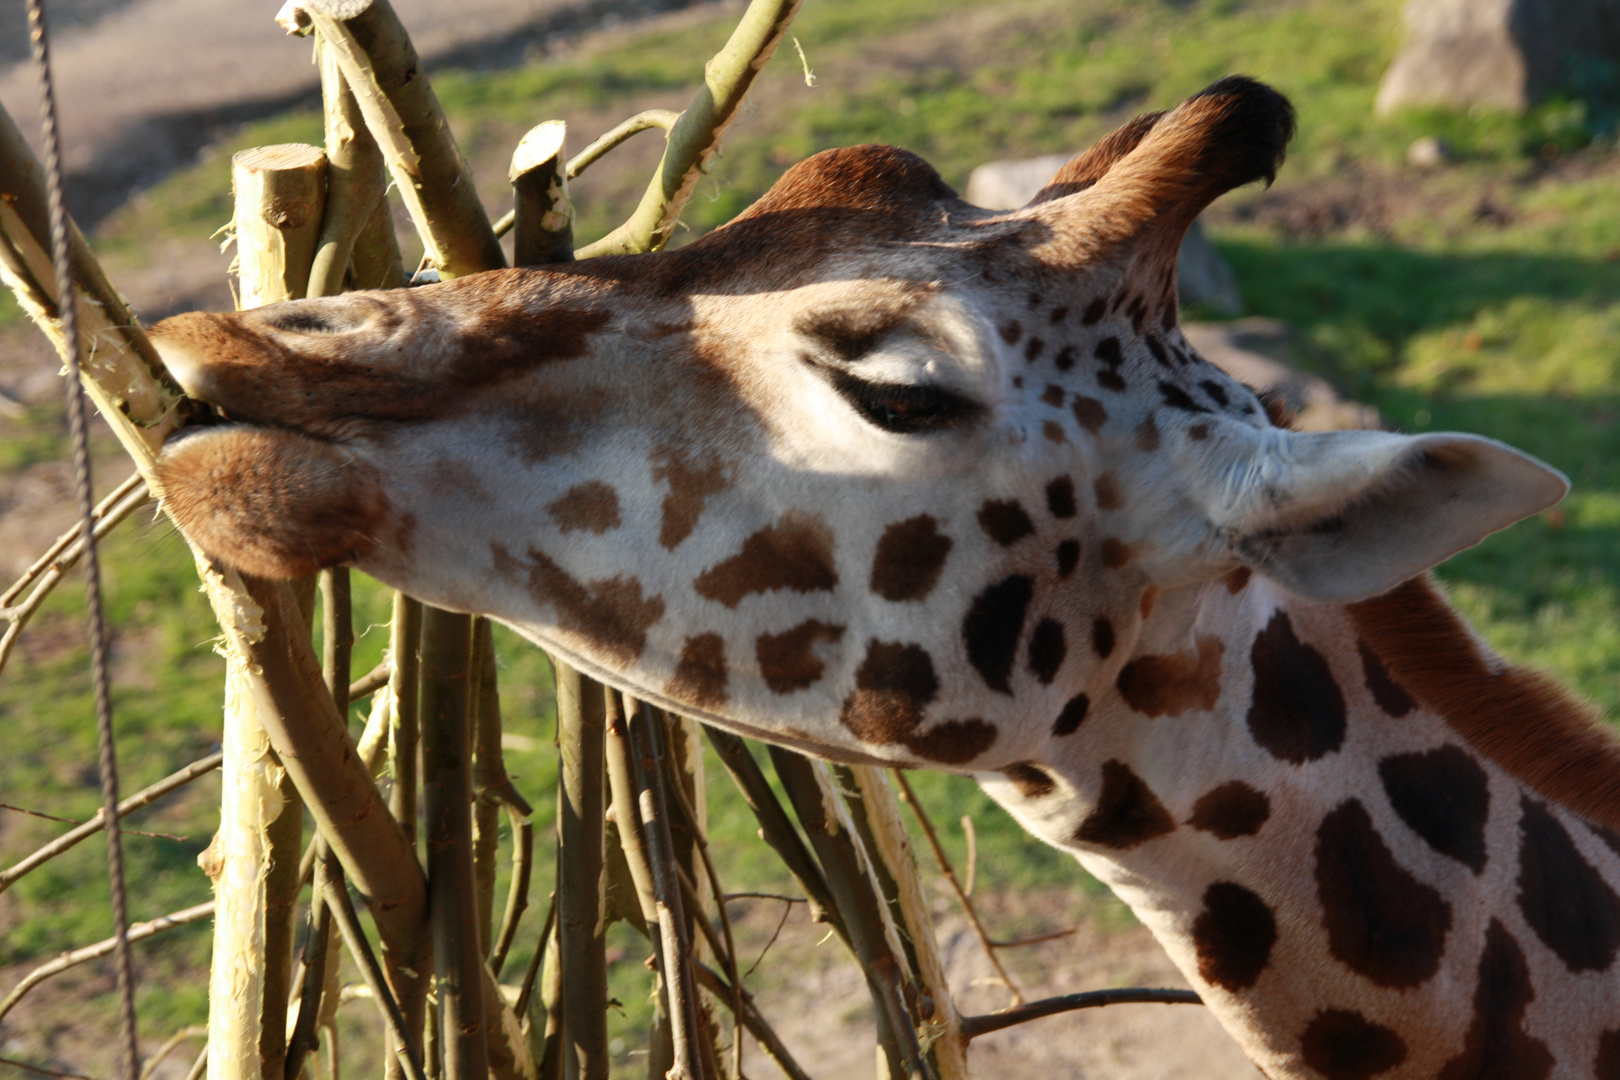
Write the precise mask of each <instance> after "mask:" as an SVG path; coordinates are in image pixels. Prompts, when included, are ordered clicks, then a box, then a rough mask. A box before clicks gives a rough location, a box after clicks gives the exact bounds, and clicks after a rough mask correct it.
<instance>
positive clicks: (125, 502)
mask: <svg viewBox="0 0 1620 1080" xmlns="http://www.w3.org/2000/svg"><path fill="white" fill-rule="evenodd" d="M138 478H139V477H138V476H137V477H134V478H132V479H138ZM127 484H128V481H125V485H127ZM151 500H152V496H151V494H150V493H149V492H147V490H146V488H145V486H144V485H141V486H140V487H138V488H137V489H136V490H134V491H132V492H130V493H129V494H126V495H124V496H123V498H122V499H121V501H119V502H118V503H116V504H115V505H113V506H112V507H110V508H109V509H108V510H107V511H106V513H104V514H102V515H100V516H99V517H98V519H97V521H96V539H98V540H99V539H101V538H102V537H104V536H106V535H107V534H108V533H109V532H111V531H112V530H113V529H114V528H115V527H116V526H117V525H118V523H119V522H121V521H123V520H124V519H125V518H127V517H129V515H131V514H133V513H134V512H135V511H136V510H139V509H140V508H141V507H143V506H145V505H146V504H147V503H148V502H150V501H151ZM104 505H105V502H104ZM67 536H68V534H63V537H62V538H59V539H58V540H57V544H60V543H61V542H62V539H66V538H67ZM55 546H56V545H54V544H53V545H52V547H53V548H55ZM83 554H84V538H83V537H82V536H79V535H78V530H75V532H74V534H73V538H72V539H71V540H70V541H69V543H68V544H67V545H66V546H65V547H64V548H62V549H61V550H59V551H57V553H56V554H55V555H53V556H52V557H51V558H50V560H49V561H48V562H47V563H46V566H45V569H44V572H43V573H42V574H40V575H38V576H37V578H31V577H30V576H29V575H28V574H24V575H23V577H22V578H21V579H19V580H18V582H17V584H15V585H13V586H12V587H11V590H8V592H7V594H6V595H7V596H8V597H14V596H15V590H19V589H20V588H26V587H27V583H28V582H30V581H33V582H35V584H34V589H33V591H32V592H30V593H29V594H28V597H27V599H25V600H23V602H22V603H20V604H17V605H15V606H13V607H4V608H0V618H5V619H7V620H9V621H10V623H11V625H10V626H7V627H6V632H5V634H4V635H0V670H3V669H4V668H5V666H6V661H7V660H9V659H11V654H12V651H13V650H15V649H16V647H17V639H18V638H19V637H21V635H22V632H23V628H24V627H26V626H27V625H28V621H29V620H30V619H32V618H33V617H34V613H35V612H37V611H38V610H39V607H40V605H41V604H43V603H44V602H45V600H46V598H47V597H49V596H50V595H51V592H52V591H53V590H54V589H55V588H56V586H57V585H59V584H61V582H62V579H63V578H64V577H66V576H67V574H68V571H70V570H72V569H73V568H74V567H75V566H77V565H78V562H79V558H80V556H82V555H83Z"/></svg>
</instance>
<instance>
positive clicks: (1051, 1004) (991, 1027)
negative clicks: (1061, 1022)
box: [962, 987, 1204, 1040]
mask: <svg viewBox="0 0 1620 1080" xmlns="http://www.w3.org/2000/svg"><path fill="white" fill-rule="evenodd" d="M1133 1003H1139V1004H1154V1005H1202V1004H1203V1003H1204V1000H1203V999H1202V998H1200V997H1199V996H1198V995H1197V994H1195V993H1193V992H1192V991H1191V990H1147V989H1142V988H1139V987H1129V988H1125V989H1120V990H1087V991H1086V992H1084V993H1081V994H1064V995H1063V996H1061V997H1050V998H1042V999H1041V1000H1040V1001H1031V1002H1030V1003H1029V1004H1027V1005H1020V1006H1018V1007H1017V1008H1016V1009H1008V1010H1007V1011H1006V1012H998V1013H988V1014H985V1015H982V1016H964V1017H962V1037H963V1038H964V1039H969V1040H971V1039H976V1038H978V1037H979V1036H980V1035H986V1034H989V1033H990V1032H992V1031H1000V1030H1001V1029H1002V1028H1009V1027H1012V1026H1013V1025H1014V1024H1025V1023H1028V1022H1029V1021H1031V1020H1039V1019H1040V1018H1041V1017H1043V1016H1056V1015H1057V1014H1058V1013H1064V1012H1073V1011H1074V1010H1076V1009H1096V1008H1100V1007H1101V1006H1103V1005H1128V1004H1133Z"/></svg>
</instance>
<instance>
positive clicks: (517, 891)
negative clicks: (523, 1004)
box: [489, 806, 534, 1016]
mask: <svg viewBox="0 0 1620 1080" xmlns="http://www.w3.org/2000/svg"><path fill="white" fill-rule="evenodd" d="M506 813H507V817H508V818H509V819H510V821H511V824H512V887H511V888H510V889H509V890H507V893H506V913H505V914H504V915H503V916H502V917H501V932H500V933H499V934H498V935H497V936H496V938H495V948H494V949H492V950H491V951H490V954H489V970H490V972H491V973H492V974H494V975H495V977H496V978H499V977H500V974H501V969H502V968H504V967H505V966H506V957H507V954H508V953H510V952H511V951H512V941H513V939H514V938H516V937H517V932H518V921H519V920H520V919H522V918H523V912H524V911H525V910H527V909H528V906H529V888H530V886H531V883H532V880H533V878H534V822H533V821H531V820H530V819H529V818H528V817H527V816H524V815H522V814H519V813H518V811H517V808H516V807H510V806H509V807H507V810H506ZM518 1015H519V1016H522V1015H523V1014H522V1013H521V1012H519V1013H518Z"/></svg>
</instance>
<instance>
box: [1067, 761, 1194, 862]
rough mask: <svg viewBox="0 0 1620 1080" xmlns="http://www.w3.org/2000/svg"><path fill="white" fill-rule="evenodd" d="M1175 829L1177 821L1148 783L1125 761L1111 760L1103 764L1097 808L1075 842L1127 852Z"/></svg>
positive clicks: (1089, 816) (1077, 835)
mask: <svg viewBox="0 0 1620 1080" xmlns="http://www.w3.org/2000/svg"><path fill="white" fill-rule="evenodd" d="M1175 828H1176V821H1175V818H1173V817H1171V816H1170V811H1168V810H1166V809H1165V808H1164V804H1163V803H1162V802H1160V801H1159V797H1158V796H1157V795H1155V794H1153V789H1151V788H1149V787H1148V786H1147V782H1146V781H1144V780H1143V779H1142V778H1141V777H1140V776H1137V775H1136V773H1135V771H1134V770H1132V769H1131V767H1130V766H1129V765H1127V764H1125V763H1124V762H1123V761H1117V760H1112V759H1110V760H1108V761H1105V762H1103V766H1102V789H1101V790H1100V791H1099V792H1098V793H1097V805H1096V806H1095V807H1094V808H1093V809H1092V811H1091V813H1090V814H1088V815H1086V819H1085V820H1084V821H1082V822H1081V823H1080V827H1079V828H1078V829H1076V830H1075V831H1074V839H1075V841H1076V842H1077V843H1081V844H1095V845H1098V846H1099V847H1106V848H1112V849H1114V850H1115V851H1126V850H1129V849H1130V848H1133V847H1136V846H1137V845H1138V844H1143V843H1146V842H1147V841H1149V840H1152V839H1153V838H1155V837H1158V836H1163V835H1164V834H1165V833H1169V832H1174V831H1175Z"/></svg>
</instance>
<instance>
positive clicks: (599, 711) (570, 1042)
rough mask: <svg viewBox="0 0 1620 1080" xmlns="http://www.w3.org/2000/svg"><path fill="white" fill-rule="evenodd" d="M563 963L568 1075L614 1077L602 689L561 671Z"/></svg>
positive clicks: (595, 1079)
mask: <svg viewBox="0 0 1620 1080" xmlns="http://www.w3.org/2000/svg"><path fill="white" fill-rule="evenodd" d="M556 686H557V748H558V756H559V758H560V764H559V770H558V772H559V775H558V784H557V948H558V952H557V959H558V961H559V962H560V963H561V964H562V965H563V970H564V971H566V972H567V979H566V980H565V981H564V990H563V992H564V994H565V995H566V998H567V1000H566V1001H565V1003H564V1005H563V1016H564V1017H565V1018H566V1023H565V1026H564V1033H565V1036H566V1042H565V1047H564V1050H565V1053H566V1055H567V1070H566V1075H568V1076H570V1077H580V1078H582V1080H606V1077H607V1075H608V1063H609V1057H608V1032H607V1000H608V986H607V959H606V956H605V953H604V950H603V944H604V943H603V938H602V933H601V926H600V924H601V910H602V864H603V854H604V850H603V836H602V833H603V824H604V823H603V819H602V771H603V761H602V755H603V741H602V740H603V728H604V725H605V716H604V712H605V705H604V700H603V690H602V687H601V686H600V684H598V683H596V682H595V681H594V680H591V679H589V678H586V677H585V676H584V675H581V674H580V673H579V672H578V671H577V670H575V669H574V668H572V667H569V666H568V665H566V664H561V663H559V664H558V665H557V681H556Z"/></svg>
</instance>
